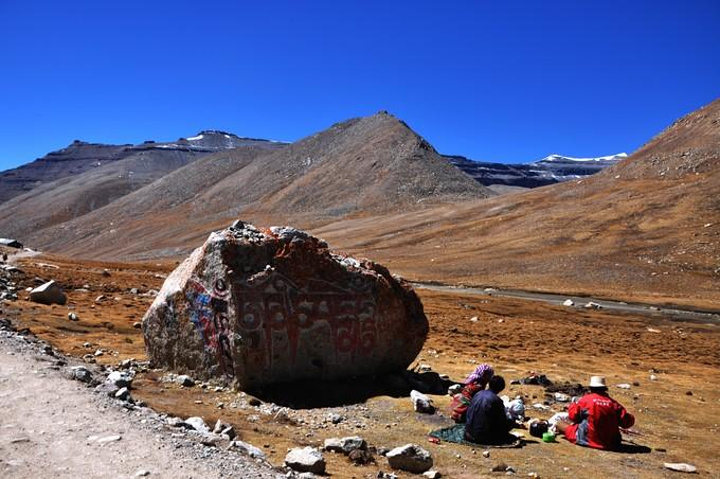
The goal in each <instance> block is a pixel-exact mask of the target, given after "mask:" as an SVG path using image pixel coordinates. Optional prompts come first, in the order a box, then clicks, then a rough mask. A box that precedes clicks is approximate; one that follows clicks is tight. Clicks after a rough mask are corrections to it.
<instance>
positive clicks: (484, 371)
mask: <svg viewBox="0 0 720 479" xmlns="http://www.w3.org/2000/svg"><path fill="white" fill-rule="evenodd" d="M494 375H495V371H494V370H493V368H492V366H490V365H489V364H487V363H482V364H481V365H480V366H478V367H476V368H475V371H473V372H472V373H471V374H470V376H468V377H466V378H465V384H470V383H477V382H483V384H486V383H487V382H488V381H489V380H490V378H491V377H493V376H494Z"/></svg>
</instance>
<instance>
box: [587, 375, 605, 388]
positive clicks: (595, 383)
mask: <svg viewBox="0 0 720 479" xmlns="http://www.w3.org/2000/svg"><path fill="white" fill-rule="evenodd" d="M590 387H591V388H606V387H607V384H605V376H591V377H590Z"/></svg>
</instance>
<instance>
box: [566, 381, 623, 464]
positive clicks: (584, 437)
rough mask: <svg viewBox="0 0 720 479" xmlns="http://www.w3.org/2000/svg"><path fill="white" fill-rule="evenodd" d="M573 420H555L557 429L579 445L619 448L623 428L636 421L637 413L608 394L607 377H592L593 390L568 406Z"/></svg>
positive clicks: (610, 448) (609, 448)
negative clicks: (629, 410) (570, 422)
mask: <svg viewBox="0 0 720 479" xmlns="http://www.w3.org/2000/svg"><path fill="white" fill-rule="evenodd" d="M568 415H569V419H570V421H572V422H573V424H568V423H566V422H563V421H559V422H557V423H556V424H555V427H556V428H557V430H558V432H559V433H561V434H564V435H565V438H566V439H567V440H568V441H570V442H572V443H575V444H577V445H578V446H587V447H594V448H596V449H608V450H617V449H618V448H619V447H620V441H621V440H622V437H621V435H620V428H621V427H622V428H628V427H631V426H632V425H633V424H635V417H634V416H633V415H632V414H630V413H629V412H627V411H626V410H625V408H624V407H623V406H622V405H621V404H620V403H619V402H617V401H615V400H614V399H613V398H611V397H610V396H609V395H608V388H607V385H606V384H605V378H604V377H602V376H593V377H591V378H590V393H589V394H586V395H585V396H583V397H582V398H580V400H579V401H578V402H576V403H573V404H571V405H570V407H569V408H568Z"/></svg>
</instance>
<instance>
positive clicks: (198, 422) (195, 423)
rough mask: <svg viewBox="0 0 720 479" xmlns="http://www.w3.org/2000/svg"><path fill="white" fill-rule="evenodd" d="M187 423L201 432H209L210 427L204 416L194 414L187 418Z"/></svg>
mask: <svg viewBox="0 0 720 479" xmlns="http://www.w3.org/2000/svg"><path fill="white" fill-rule="evenodd" d="M184 422H185V424H187V425H189V426H190V427H192V428H193V429H195V430H196V431H198V432H201V433H203V434H209V433H210V428H209V427H208V426H207V424H205V421H204V420H203V418H201V417H198V416H193V417H189V418H187V419H185V421H184Z"/></svg>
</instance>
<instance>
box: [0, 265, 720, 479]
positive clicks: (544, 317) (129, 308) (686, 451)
mask: <svg viewBox="0 0 720 479" xmlns="http://www.w3.org/2000/svg"><path fill="white" fill-rule="evenodd" d="M20 266H21V268H22V269H23V270H24V271H25V272H26V279H25V280H23V281H24V283H23V284H22V286H23V287H25V286H30V285H32V284H33V278H34V277H35V276H38V277H40V278H41V279H56V280H57V281H58V282H59V283H61V284H62V285H63V287H64V288H65V289H66V291H67V292H68V296H69V303H68V305H66V306H43V305H37V304H34V303H30V302H27V301H25V298H24V297H25V296H26V293H23V292H21V293H20V299H19V300H18V301H15V302H12V303H9V304H5V305H3V306H2V309H3V313H2V314H3V316H7V317H10V318H11V319H12V320H13V322H14V323H16V325H17V327H28V328H30V330H31V331H32V333H34V334H35V335H37V336H38V337H40V338H42V339H44V340H46V341H48V342H49V343H50V344H51V345H53V346H54V347H56V348H58V349H60V350H61V351H63V352H64V353H66V354H69V355H72V356H76V357H81V356H83V355H85V354H87V353H93V352H95V351H96V350H101V351H103V354H102V355H101V356H98V357H97V358H96V360H97V362H98V363H101V364H102V363H104V364H117V363H118V362H119V361H120V360H122V359H126V358H131V357H134V358H136V359H143V358H144V347H143V339H142V334H141V331H140V329H137V328H136V327H135V326H134V325H135V323H137V322H139V321H141V319H142V316H143V314H144V312H145V310H146V309H147V307H148V306H149V304H150V303H151V302H152V294H151V290H153V289H155V290H159V289H160V286H161V285H162V282H163V278H164V275H166V274H167V273H168V272H169V271H170V270H171V269H172V268H173V267H174V264H152V263H148V264H120V263H117V264H112V263H91V262H76V261H72V260H67V259H63V258H59V257H42V258H26V259H23V260H22V261H21V262H20ZM104 270H107V272H104ZM133 288H137V290H133ZM418 293H419V294H420V296H421V299H422V300H423V303H424V305H425V310H426V314H427V316H428V319H429V321H430V328H431V330H430V334H429V337H428V340H427V342H426V344H425V346H424V348H423V351H422V352H421V355H420V357H419V358H418V364H425V365H429V366H430V367H431V368H432V370H433V371H436V372H438V373H440V374H448V375H449V376H450V377H451V378H452V379H454V380H461V379H462V378H463V377H464V376H465V375H466V374H468V373H469V372H470V371H471V370H472V369H473V368H474V366H475V365H476V364H478V363H480V362H489V363H491V364H492V365H493V366H494V367H495V370H496V372H498V373H499V374H502V375H503V376H505V377H506V379H508V380H510V379H517V378H521V377H524V376H526V375H527V374H528V373H529V372H530V371H535V372H539V373H543V374H546V375H547V376H548V377H549V378H550V379H551V380H553V381H554V382H561V383H562V382H565V381H567V382H571V383H584V382H586V381H587V379H588V377H589V376H590V375H592V374H604V375H606V376H607V378H608V382H609V384H611V385H612V386H611V394H612V396H613V397H615V398H616V399H617V400H619V401H620V402H621V403H623V404H624V405H625V406H626V407H627V408H628V409H629V410H630V411H631V412H632V413H633V414H635V415H636V417H637V424H636V426H635V427H634V430H636V431H637V434H635V435H632V436H629V437H628V439H630V440H632V441H633V442H635V443H636V444H638V445H641V446H647V449H646V450H647V451H648V452H645V453H635V454H631V453H611V452H602V451H595V450H590V449H584V448H580V447H576V446H573V445H570V444H568V443H567V442H564V441H563V440H560V441H559V442H558V443H555V444H546V443H542V442H537V441H535V440H534V439H533V438H530V437H529V436H527V431H523V430H520V432H523V433H525V434H526V436H527V437H528V438H529V439H530V440H531V441H530V442H529V443H528V444H527V445H526V446H525V447H523V448H522V449H514V450H510V449H493V450H491V451H490V457H489V458H485V457H484V456H483V454H482V452H483V449H482V448H470V447H465V446H459V445H454V444H446V443H441V444H437V445H436V444H432V443H429V442H428V441H427V439H426V437H427V433H428V432H429V431H430V430H432V429H435V428H439V427H443V426H444V425H449V424H450V423H451V422H450V420H449V419H448V416H449V412H448V405H449V401H450V398H449V397H448V396H444V395H443V396H440V395H438V396H432V397H433V399H434V401H435V404H436V405H437V406H438V407H439V411H438V413H436V414H435V415H433V416H428V415H420V414H417V413H415V412H413V410H412V405H411V403H410V400H409V398H407V397H399V398H396V397H391V396H389V395H376V394H368V395H367V397H361V398H359V399H360V400H359V401H357V402H355V404H350V405H340V404H325V405H323V407H320V406H317V407H309V408H303V409H298V408H289V407H284V405H283V404H273V403H271V402H269V400H267V398H263V399H266V401H260V402H256V401H252V400H251V399H252V398H251V397H250V396H249V395H246V394H244V393H233V392H230V391H222V390H220V391H218V392H215V390H214V389H213V388H206V389H203V388H200V387H192V388H182V387H180V386H178V385H176V384H174V383H168V382H164V381H161V380H160V379H161V377H162V375H163V373H162V372H150V373H147V374H144V375H140V376H138V378H137V379H136V381H135V382H134V383H133V387H134V388H135V390H134V391H133V396H134V397H135V398H136V399H137V400H144V401H145V402H147V403H148V405H150V406H151V407H153V408H155V409H156V410H158V411H160V412H167V413H170V414H175V415H179V416H181V417H187V416H202V417H204V418H205V420H206V422H208V423H210V422H213V421H215V420H216V419H218V418H222V419H223V420H224V421H227V422H230V423H232V424H233V425H234V426H235V429H236V430H237V431H238V434H239V436H240V439H242V440H243V441H247V442H249V443H251V444H254V445H256V446H258V447H260V448H261V449H263V451H264V452H265V453H266V454H267V455H268V459H269V461H270V462H271V463H272V464H274V465H281V464H282V462H283V458H284V457H285V454H286V450H287V448H288V447H295V446H298V445H313V446H319V445H321V444H322V443H323V441H324V439H326V438H330V437H344V436H350V435H360V436H361V437H363V438H364V439H366V440H367V441H368V442H369V443H370V444H371V445H374V446H378V447H395V446H399V445H403V444H406V443H408V442H413V443H416V444H418V445H421V446H422V447H425V448H426V449H428V450H429V451H431V453H432V454H433V456H434V458H435V469H437V470H439V471H441V472H442V473H443V475H444V476H445V477H457V478H471V477H483V476H485V475H488V476H492V475H493V474H492V473H490V472H489V471H490V469H491V467H492V466H494V465H497V464H499V463H501V462H502V463H506V464H507V465H510V466H512V467H513V468H514V469H515V470H516V471H517V473H518V476H517V477H527V475H528V474H529V473H532V472H534V473H537V474H538V475H539V476H540V477H544V478H549V477H585V476H591V475H592V476H596V477H643V478H644V477H665V476H667V477H673V476H674V475H675V474H677V473H672V472H670V471H667V470H666V469H664V467H663V463H665V462H688V463H692V464H694V465H696V466H697V467H698V471H699V473H700V476H704V477H717V476H718V475H720V458H718V456H717V450H718V448H719V447H720V439H719V438H718V430H719V429H720V426H719V425H718V422H717V418H718V417H720V389H718V387H717V377H718V375H719V374H720V354H719V353H718V351H720V325H718V324H716V323H709V324H702V323H691V322H683V321H677V320H676V321H673V320H671V319H668V318H666V317H664V316H662V315H657V316H653V317H648V316H646V315H634V314H627V313H619V312H612V311H606V310H584V309H580V310H578V309H574V308H567V307H563V306H558V305H551V304H544V303H539V302H533V301H526V300H522V299H517V298H501V297H495V296H478V295H467V294H462V293H457V292H437V291H428V290H418ZM101 296H102V297H101ZM68 312H75V313H76V314H77V315H78V317H79V321H77V322H74V321H69V320H68V317H67V316H68ZM86 343H89V346H87V345H86ZM3 354H4V353H3ZM11 358H13V361H15V362H17V361H20V360H19V359H17V358H14V357H12V356H11ZM15 367H18V366H17V365H15V363H10V362H8V363H4V365H3V368H5V369H3V377H6V376H9V377H11V376H12V374H11V373H9V372H7V368H15ZM32 369H39V368H38V367H34V368H33V367H31V368H30V369H29V370H32ZM651 374H652V375H653V376H654V377H655V378H656V379H655V380H651V379H650V375H651ZM508 382H509V381H508ZM621 383H627V384H631V385H632V386H631V388H630V389H620V388H617V387H616V385H617V384H621ZM75 384H76V383H68V384H66V385H65V386H62V385H61V386H57V387H67V388H69V389H70V390H71V391H69V392H68V394H70V393H72V394H84V393H82V391H77V389H78V387H79V386H76V385H75ZM12 387H13V389H8V388H6V387H4V386H3V392H4V393H5V392H8V391H10V390H12V391H13V393H12V394H19V395H23V397H27V396H29V395H30V394H31V391H33V390H34V389H35V388H38V391H41V390H42V387H43V386H42V385H40V384H35V383H33V382H32V381H29V382H26V381H19V382H17V384H15V383H13V385H12ZM28 388H29V389H28ZM504 394H508V395H509V396H510V397H513V396H515V395H522V396H524V397H525V400H526V404H527V405H528V415H530V416H533V417H541V418H547V417H549V416H550V415H552V414H553V413H554V412H556V411H560V410H562V404H559V403H553V402H552V401H549V406H550V410H545V411H541V410H534V409H532V407H530V405H532V404H534V403H538V402H543V400H546V399H547V397H546V396H545V392H544V390H543V389H542V388H541V387H540V386H523V385H512V386H509V388H508V390H506V391H504ZM9 397H10V396H3V398H2V400H3V401H8V400H9V399H8V398H9ZM72 397H75V396H72ZM76 401H84V400H82V399H77V400H76ZM36 404H40V403H36ZM33 406H34V404H30V403H28V405H27V407H28V408H29V409H28V411H25V412H23V413H22V414H31V413H32V410H33ZM66 412H67V414H70V415H72V416H73V417H74V416H75V415H76V412H74V410H73V409H69V408H68V409H66ZM77 414H78V415H79V417H80V418H82V417H85V416H87V417H88V418H91V419H92V417H93V415H94V413H93V412H92V411H91V410H90V409H87V410H83V411H81V412H77ZM83 415H85V416H83ZM330 415H337V416H340V417H342V418H343V419H342V420H341V421H339V422H337V423H336V422H334V421H329V420H328V417H329V416H330ZM100 417H101V416H97V419H96V420H97V421H99V420H100V419H99V418H100ZM77 420H79V419H77ZM8 422H14V420H13V421H8ZM3 424H7V422H6V419H5V418H3ZM118 427H119V426H118ZM111 429H112V427H111ZM114 430H115V429H113V431H114ZM118 430H119V429H118ZM133 430H134V429H133V428H132V427H130V426H129V425H128V426H127V427H123V429H122V431H123V433H124V434H134V433H133V432H132V431H133ZM0 434H2V435H3V436H2V437H4V438H5V439H4V440H3V442H2V447H3V448H4V449H5V448H9V447H16V448H20V447H22V448H25V450H26V451H27V452H26V453H25V456H21V458H25V459H24V460H29V458H30V457H33V455H35V454H37V455H38V457H40V454H42V452H43V451H44V449H43V447H49V446H41V445H37V446H36V445H34V444H33V443H18V444H17V445H9V444H7V445H6V442H7V440H9V439H10V436H8V435H7V433H6V432H3V433H0ZM69 434H70V433H69ZM72 434H75V433H72ZM93 434H94V433H93ZM89 435H91V433H88V434H87V436H89ZM78 437H80V436H78ZM81 439H84V437H82V438H81ZM48 440H49V441H51V443H52V442H53V441H57V442H58V443H60V444H62V442H63V437H62V435H61V434H60V433H58V435H57V436H49V437H48ZM148 440H149V441H150V442H149V443H151V442H152V438H150V439H148ZM122 441H125V438H123V440H122ZM128 442H130V441H128ZM48 444H50V443H48ZM123 444H125V443H124V442H123ZM116 446H117V444H116ZM112 447H113V445H112V444H109V445H108V451H109V450H110V448H112ZM33 448H35V449H33ZM638 449H640V448H638ZM101 451H102V450H101ZM4 455H6V456H7V457H12V455H7V454H4ZM325 455H326V458H327V460H328V467H327V471H328V474H329V475H330V476H331V477H335V478H351V477H356V478H359V477H375V476H376V475H377V472H378V471H379V470H383V471H385V472H388V471H389V468H388V465H387V461H386V460H385V459H384V458H383V457H377V459H376V460H377V463H376V464H371V465H366V466H353V465H351V464H350V463H349V462H348V460H347V459H346V458H345V457H344V456H340V455H334V454H330V453H326V454H325ZM97 460H98V461H103V458H102V456H98V459H97ZM3 466H4V467H9V466H6V465H5V464H3ZM138 467H142V466H141V465H138ZM134 468H135V465H133V466H132V467H130V466H128V467H127V470H128V472H131V470H132V469H134ZM147 469H151V468H150V467H147ZM18 470H19V469H18ZM494 474H495V475H497V473H494ZM400 476H401V477H407V476H409V475H408V474H407V473H400ZM161 477H164V476H161ZM179 477H180V476H179Z"/></svg>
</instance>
